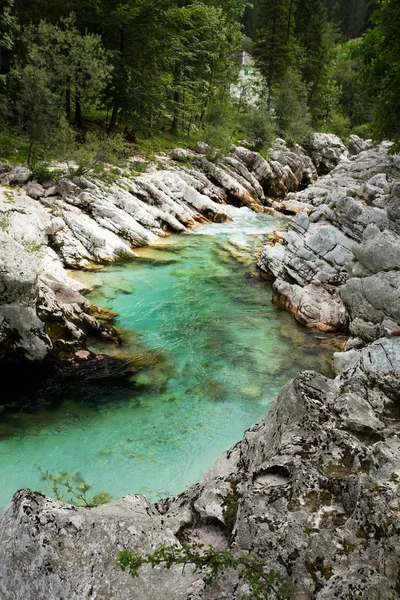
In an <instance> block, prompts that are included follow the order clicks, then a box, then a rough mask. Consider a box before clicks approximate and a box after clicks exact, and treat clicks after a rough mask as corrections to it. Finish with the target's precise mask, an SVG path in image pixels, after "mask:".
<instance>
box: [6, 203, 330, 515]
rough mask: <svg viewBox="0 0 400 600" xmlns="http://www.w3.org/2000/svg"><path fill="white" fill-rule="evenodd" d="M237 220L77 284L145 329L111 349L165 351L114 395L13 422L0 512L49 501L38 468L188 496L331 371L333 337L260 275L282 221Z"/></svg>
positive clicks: (241, 216)
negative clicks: (282, 402) (258, 264)
mask: <svg viewBox="0 0 400 600" xmlns="http://www.w3.org/2000/svg"><path fill="white" fill-rule="evenodd" d="M232 214H233V216H234V221H233V222H232V223H228V224H213V225H207V226H203V227H200V228H198V229H196V230H195V231H193V232H191V233H190V234H188V235H181V236H171V237H169V238H167V239H165V240H162V241H161V242H160V243H159V244H158V245H157V246H156V247H152V248H147V249H142V250H141V251H140V257H139V258H138V259H136V260H134V261H131V262H129V263H124V264H118V265H111V266H109V267H107V268H104V269H102V270H101V271H99V272H98V273H87V274H80V278H81V279H82V280H83V281H86V282H87V283H89V284H90V285H91V287H94V288H95V289H94V290H93V291H92V292H91V293H90V294H89V298H90V300H91V301H92V302H94V303H96V304H98V305H100V306H103V307H106V308H109V309H111V310H113V311H116V312H118V313H119V315H120V316H119V318H118V322H117V324H118V325H119V326H120V327H121V328H124V329H128V330H132V331H134V332H136V334H132V335H131V340H130V342H129V343H128V345H127V346H126V347H125V348H122V349H119V350H118V349H115V353H117V354H118V353H120V354H121V355H129V353H130V352H131V351H133V350H134V349H135V347H136V346H137V343H140V344H141V345H143V346H144V347H146V346H147V347H150V348H152V349H154V350H156V351H157V352H155V353H154V365H153V366H152V367H151V368H147V369H143V370H141V371H139V372H138V373H137V374H135V375H134V376H133V378H132V387H131V388H129V389H128V390H125V391H123V392H121V391H120V392H119V393H118V394H113V395H111V396H108V397H107V395H105V396H103V397H92V398H79V394H78V396H77V398H75V399H74V400H72V399H71V398H65V399H64V401H63V402H61V403H60V405H59V406H58V407H57V408H56V409H45V408H43V410H41V411H40V412H37V413H36V414H29V415H28V414H26V415H24V414H17V415H14V416H12V417H11V418H10V419H8V420H7V421H5V422H3V423H2V424H1V425H0V473H1V482H2V484H1V488H0V510H1V507H3V508H4V506H5V505H6V503H7V502H8V501H9V500H10V498H11V496H12V494H13V493H14V492H15V491H16V490H17V489H19V488H21V487H30V488H32V489H36V490H39V491H42V492H44V493H47V494H49V493H50V488H49V486H48V484H47V483H46V482H44V481H43V480H42V479H41V476H40V473H39V472H38V471H37V469H36V468H35V467H34V464H33V463H37V464H38V465H40V466H41V467H42V468H43V469H48V471H50V472H52V473H57V472H61V471H65V472H69V473H74V472H77V471H79V472H80V473H81V474H82V476H83V477H84V479H85V480H86V481H87V482H89V483H91V484H93V492H94V493H96V492H98V491H100V490H104V491H107V492H110V493H111V494H112V495H113V497H120V496H123V495H126V494H128V493H141V494H146V495H147V496H148V497H149V498H150V499H151V500H156V499H157V498H159V497H160V496H163V495H167V494H174V493H178V492H180V491H182V490H183V489H184V488H185V487H187V486H188V485H190V484H192V483H194V482H195V481H197V480H198V479H199V478H201V477H202V476H203V475H204V474H205V472H206V471H207V470H208V468H209V467H210V466H211V465H212V463H213V462H214V461H215V460H216V458H217V457H218V456H219V455H220V454H221V453H222V452H223V451H224V450H226V449H227V448H229V447H230V446H231V445H232V444H234V443H235V442H236V441H238V440H239V439H240V438H241V437H242V435H243V432H244V430H245V429H246V428H248V427H249V426H250V425H252V424H253V423H254V422H256V421H258V420H260V419H262V418H263V417H264V416H265V414H266V413H267V411H268V409H269V407H270V404H271V402H272V400H273V399H274V398H275V396H276V395H277V393H278V391H279V389H280V388H281V387H282V385H283V384H284V383H285V382H287V381H288V379H289V378H291V377H293V376H294V375H295V374H296V373H297V372H298V371H300V370H303V369H310V368H311V369H316V370H319V371H320V372H323V373H325V374H330V357H331V349H330V348H329V347H326V348H325V347H324V342H323V340H324V338H326V339H328V338H327V336H323V335H322V336H321V334H319V335H316V334H313V333H311V332H308V331H306V330H304V329H303V328H301V327H299V326H298V325H296V323H295V322H294V320H293V319H292V317H290V315H288V314H286V313H285V312H283V311H281V310H280V309H278V308H277V307H275V306H274V305H273V304H272V303H271V302H270V297H271V290H270V287H269V285H268V284H267V283H266V282H265V281H262V280H260V279H259V278H258V276H257V274H256V271H255V268H254V259H252V258H251V255H252V252H254V250H255V247H256V246H257V245H259V246H260V245H261V242H262V236H263V233H265V232H267V231H272V230H273V229H275V228H276V227H277V225H278V224H279V221H278V220H277V219H274V218H272V217H270V216H267V215H259V214H256V213H253V212H251V211H249V210H248V209H240V210H239V209H232ZM321 338H322V340H321ZM328 346H329V344H328ZM98 349H99V350H103V351H104V350H107V351H108V352H110V348H109V347H108V348H105V347H102V348H100V347H98ZM44 400H45V399H44ZM43 404H44V406H45V402H44V403H43Z"/></svg>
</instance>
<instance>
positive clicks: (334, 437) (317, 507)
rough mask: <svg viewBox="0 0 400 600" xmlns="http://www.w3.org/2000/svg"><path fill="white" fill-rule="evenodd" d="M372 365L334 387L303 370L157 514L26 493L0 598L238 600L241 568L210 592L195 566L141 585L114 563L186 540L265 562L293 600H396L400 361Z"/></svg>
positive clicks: (147, 572)
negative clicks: (289, 587)
mask: <svg viewBox="0 0 400 600" xmlns="http://www.w3.org/2000/svg"><path fill="white" fill-rule="evenodd" d="M384 343H385V345H386V348H385V350H386V351H387V352H388V351H390V346H392V347H393V348H394V346H395V344H396V343H397V342H396V340H386V341H385V342H384ZM370 352H372V354H375V352H377V353H378V354H379V353H381V350H380V349H379V348H378V347H374V348H373V349H372V350H370ZM378 354H377V356H378ZM397 355H398V352H397ZM361 360H362V359H361V357H359V362H360V361H361ZM372 363H374V364H375V366H376V367H377V371H376V372H375V371H374V372H373V370H372V371H370V370H369V367H368V365H367V363H366V362H365V360H364V361H363V368H362V369H363V370H359V373H358V374H356V375H355V369H357V367H356V366H355V364H354V365H353V367H352V372H351V373H349V372H345V373H344V374H343V375H342V376H341V377H338V378H337V379H336V380H334V381H331V380H328V379H326V378H324V377H322V376H321V375H317V374H315V373H311V372H305V373H302V374H301V375H299V376H298V377H297V378H296V379H294V380H293V381H291V382H290V383H288V384H287V385H286V386H285V387H284V388H283V390H282V391H281V393H280V395H279V397H278V398H277V400H276V401H275V404H274V405H273V407H272V409H271V411H270V413H269V414H268V416H267V417H266V419H265V420H264V421H262V422H261V423H259V424H257V425H254V426H253V427H252V428H251V429H249V430H248V431H247V432H246V434H245V436H244V438H243V440H242V441H241V442H239V443H238V444H237V445H236V446H234V447H233V448H231V449H230V450H229V451H228V452H226V453H225V454H224V455H223V456H222V457H221V458H220V459H219V461H218V462H217V463H216V464H215V465H214V467H213V468H212V469H211V471H210V472H209V474H208V475H207V476H206V477H205V479H204V480H203V481H201V482H200V483H198V484H196V485H194V486H192V487H191V488H189V489H188V490H187V491H186V492H184V493H183V494H181V495H180V496H177V497H175V498H169V499H167V500H165V501H161V502H160V503H159V504H158V505H152V506H151V505H149V504H148V502H147V501H146V500H145V499H144V498H143V497H139V496H128V497H127V498H125V499H123V500H119V501H118V502H113V503H111V504H109V505H106V506H101V507H98V508H93V509H82V508H76V507H72V506H66V505H62V504H60V503H59V502H55V501H52V500H49V499H47V498H45V497H44V496H42V495H41V494H37V493H32V492H30V491H27V490H22V491H20V492H17V494H16V495H15V496H14V498H13V500H12V501H11V503H10V504H9V506H8V507H7V509H6V511H5V513H4V515H3V517H2V519H1V521H0V593H1V595H2V598H3V600H26V598H30V600H38V599H39V598H68V600H81V599H82V598H86V597H92V598H97V599H103V600H105V599H106V598H110V597H112V598H115V599H118V600H119V599H121V600H125V599H126V600H128V599H130V598H140V599H149V600H156V599H158V598H161V597H162V598H165V600H181V599H182V600H189V599H191V600H200V599H207V600H211V599H212V598H229V599H231V600H239V599H240V598H241V597H242V594H243V593H244V592H245V591H246V590H245V588H244V586H243V585H242V584H241V582H240V580H239V579H238V577H237V574H236V573H235V572H234V571H229V572H227V573H226V574H225V575H224V576H223V578H222V579H220V580H219V581H217V582H216V583H215V584H214V585H213V586H212V587H210V588H205V587H204V584H203V582H202V580H201V579H200V577H199V576H198V575H197V576H194V575H193V574H192V573H191V571H190V569H187V570H186V571H185V572H184V573H182V571H181V569H172V570H171V571H167V570H163V569H160V568H157V569H154V570H153V569H147V568H145V569H144V570H143V572H142V575H141V577H140V578H139V579H136V580H132V579H131V578H130V577H129V576H127V575H126V574H123V573H122V572H120V571H118V570H117V569H116V568H115V566H114V558H115V556H116V554H117V553H118V551H119V550H121V549H123V548H130V549H131V550H136V551H141V552H146V551H150V550H151V549H152V548H155V547H156V546H157V545H158V544H160V543H161V542H163V543H165V544H172V543H175V544H180V543H181V542H183V541H186V542H189V543H191V544H194V545H195V546H199V547H201V545H205V546H207V545H209V544H213V545H214V546H216V547H220V548H226V547H228V548H230V549H231V551H232V552H234V553H235V554H251V555H253V556H262V557H263V559H264V560H265V563H266V565H268V567H269V568H273V569H275V570H277V571H279V572H280V573H282V574H284V575H287V576H289V577H290V578H291V579H292V581H293V583H294V585H295V595H294V597H295V598H296V599H297V600H306V599H309V598H315V599H317V600H323V599H325V598H329V599H330V598H355V597H357V598H358V597H360V598H377V597H379V598H381V600H386V599H389V598H395V597H397V596H396V594H397V592H398V581H399V576H400V573H399V559H400V556H399V532H400V519H399V507H398V498H399V496H398V486H399V482H400V443H399V439H398V437H397V435H396V432H397V431H398V426H399V422H398V419H396V417H394V414H397V412H398V411H397V409H396V398H397V395H398V386H399V383H400V363H399V361H398V359H397V363H396V364H395V363H392V364H391V367H390V369H391V370H390V372H388V371H387V370H386V369H387V365H385V364H384V363H383V362H381V359H379V358H377V359H376V360H375V359H372V360H371V365H372ZM378 371H379V376H378V375H377V372H378Z"/></svg>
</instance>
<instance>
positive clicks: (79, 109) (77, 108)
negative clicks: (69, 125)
mask: <svg viewBox="0 0 400 600" xmlns="http://www.w3.org/2000/svg"><path fill="white" fill-rule="evenodd" d="M75 125H76V126H77V127H78V129H83V121H82V106H81V102H80V99H79V96H76V97H75Z"/></svg>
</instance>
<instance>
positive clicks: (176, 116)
mask: <svg viewBox="0 0 400 600" xmlns="http://www.w3.org/2000/svg"><path fill="white" fill-rule="evenodd" d="M180 102H181V94H180V91H179V89H175V91H174V118H173V120H172V126H171V133H172V134H173V135H176V134H177V133H178V132H179V129H180V114H179V113H180Z"/></svg>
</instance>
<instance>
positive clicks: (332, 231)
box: [259, 144, 400, 343]
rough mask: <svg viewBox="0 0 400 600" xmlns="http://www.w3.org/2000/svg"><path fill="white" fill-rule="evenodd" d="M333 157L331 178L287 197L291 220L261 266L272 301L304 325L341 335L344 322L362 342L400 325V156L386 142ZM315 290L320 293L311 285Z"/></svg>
mask: <svg viewBox="0 0 400 600" xmlns="http://www.w3.org/2000/svg"><path fill="white" fill-rule="evenodd" d="M365 147H366V149H364V150H361V151H360V152H359V153H358V154H355V155H353V156H352V157H351V158H350V159H349V158H348V157H347V156H344V157H342V159H340V157H338V160H339V162H338V164H337V166H336V168H335V169H333V171H331V173H330V174H329V175H326V176H324V177H320V178H319V179H318V181H317V183H316V184H315V185H313V186H310V187H308V188H307V189H305V190H304V191H300V192H297V193H296V194H289V200H288V201H287V202H290V203H291V206H292V212H297V211H296V210H295V208H294V206H295V205H296V204H298V206H299V208H298V214H297V215H296V217H295V218H294V219H293V220H292V222H291V224H290V225H289V227H288V230H287V232H285V233H283V234H282V236H281V239H280V240H279V241H280V242H282V241H283V244H282V243H279V244H275V245H267V246H265V247H264V249H263V252H262V255H261V258H260V261H259V266H260V268H261V270H262V271H263V272H264V273H265V274H266V275H267V276H268V277H271V278H272V279H275V280H276V282H275V284H274V288H275V294H274V299H275V301H276V302H278V303H279V304H281V305H282V306H284V307H285V308H287V309H288V310H290V311H291V312H293V314H294V316H295V317H296V319H298V320H299V321H300V322H301V323H303V324H305V325H307V326H310V327H314V328H316V329H321V330H328V331H339V330H341V329H343V328H345V327H346V326H347V324H348V323H349V327H350V332H351V333H352V335H353V337H354V338H357V339H359V340H361V343H367V342H371V341H373V340H376V339H378V338H380V337H382V335H383V327H385V326H386V327H395V326H398V324H399V323H400V313H399V311H398V310H397V304H398V302H397V300H396V299H397V298H398V297H399V291H400V289H399V285H400V280H399V278H398V271H399V268H400V262H399V261H400V250H399V249H400V237H399V233H400V230H399V228H398V222H399V215H398V212H397V207H398V206H400V192H399V190H400V187H399V179H400V157H399V156H398V155H396V156H390V155H388V153H387V150H388V146H387V144H381V145H379V146H371V145H368V144H366V145H365ZM316 286H317V287H316Z"/></svg>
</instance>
